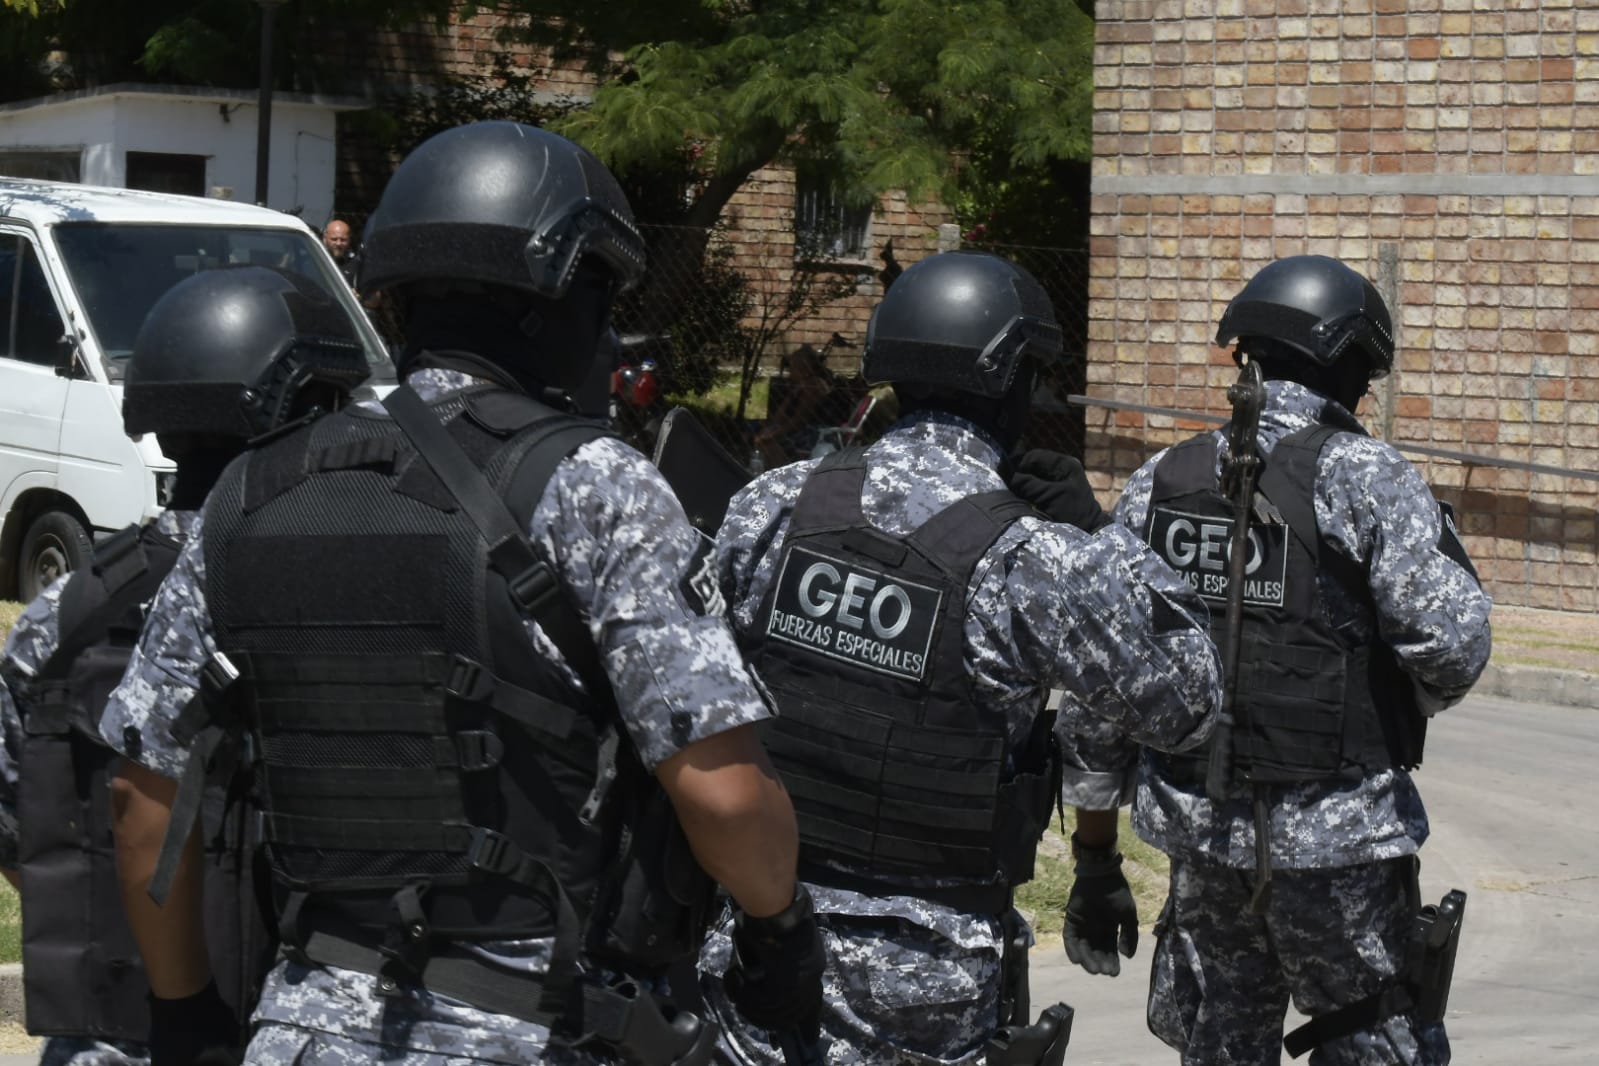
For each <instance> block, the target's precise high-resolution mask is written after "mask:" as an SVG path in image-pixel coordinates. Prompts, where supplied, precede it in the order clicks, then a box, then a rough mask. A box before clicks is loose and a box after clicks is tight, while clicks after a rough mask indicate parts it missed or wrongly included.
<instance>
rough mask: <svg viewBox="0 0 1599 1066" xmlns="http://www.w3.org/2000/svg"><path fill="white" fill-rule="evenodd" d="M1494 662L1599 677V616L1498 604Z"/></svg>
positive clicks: (1494, 612)
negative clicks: (1575, 671) (1581, 672)
mask: <svg viewBox="0 0 1599 1066" xmlns="http://www.w3.org/2000/svg"><path fill="white" fill-rule="evenodd" d="M1490 617H1491V619H1492V622H1493V632H1494V650H1493V661H1494V662H1495V663H1496V664H1498V665H1501V666H1511V665H1517V666H1545V667H1554V668H1557V669H1561V670H1580V671H1583V672H1584V673H1590V674H1599V614H1578V613H1574V612H1570V611H1544V610H1534V609H1532V608H1529V607H1504V606H1500V605H1498V604H1495V605H1494V609H1493V614H1492V615H1491V616H1490Z"/></svg>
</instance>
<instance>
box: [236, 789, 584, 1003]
mask: <svg viewBox="0 0 1599 1066" xmlns="http://www.w3.org/2000/svg"><path fill="white" fill-rule="evenodd" d="M267 817H268V819H273V821H275V822H278V823H282V822H285V821H289V820H288V819H282V818H276V819H274V818H273V816H271V815H268V816H267ZM281 828H282V827H281V825H280V826H277V827H276V830H275V829H274V827H272V826H269V827H268V832H269V833H273V832H275V831H277V830H281ZM441 829H442V830H443V831H442V832H440V830H441ZM432 831H433V832H435V833H437V834H438V836H439V837H440V838H441V839H444V838H447V843H448V846H449V847H450V848H451V850H461V851H464V852H465V853H466V857H467V863H468V865H469V866H470V867H471V869H472V870H474V871H476V872H478V873H481V874H488V875H492V876H495V877H500V878H504V879H506V880H508V881H511V882H513V883H514V884H517V885H519V886H521V887H524V888H529V889H532V890H534V891H536V892H538V893H539V894H541V895H542V896H544V898H546V899H548V900H549V901H550V903H551V905H552V906H551V910H552V911H553V913H554V918H555V936H554V944H553V946H552V948H551V952H550V967H549V971H548V972H547V973H545V974H543V975H531V974H526V973H522V972H518V971H506V970H501V969H499V968H496V967H491V966H490V965H489V964H487V963H486V962H484V961H483V960H482V959H481V958H480V957H478V956H476V955H471V954H467V953H465V952H463V951H459V950H457V949H455V948H454V947H453V946H452V945H451V943H450V941H449V940H447V939H444V938H445V937H446V936H447V931H443V930H438V931H435V930H433V929H431V928H429V926H428V924H427V921H426V912H425V906H424V904H423V900H422V897H421V890H420V887H419V886H415V885H409V886H405V887H403V888H402V889H400V890H399V891H398V892H397V893H396V894H395V899H394V902H395V912H396V913H395V917H396V921H395V923H394V926H393V928H390V929H386V930H384V931H382V932H379V931H377V930H373V929H369V928H366V927H364V926H358V925H354V924H351V923H341V922H339V921H338V919H337V918H336V917H332V918H330V917H329V916H328V915H326V914H318V915H317V916H315V917H312V918H310V919H309V924H311V925H312V926H313V927H314V928H313V929H312V930H311V931H310V932H309V933H303V932H302V929H303V923H302V916H303V911H304V906H305V903H306V900H307V899H308V898H313V899H314V898H315V897H314V893H315V892H316V891H317V889H318V887H319V886H316V885H311V886H307V888H306V890H305V891H304V892H295V893H292V894H291V896H290V900H289V906H287V907H285V909H284V917H283V920H282V922H281V923H280V933H281V935H282V938H283V942H284V944H285V945H286V947H287V949H288V950H289V951H290V953H291V957H296V956H298V957H299V958H301V959H304V960H308V961H310V962H315V963H320V964H323V965H328V966H339V967H343V968H345V969H351V970H359V971H361V972H363V973H369V974H373V975H374V976H377V977H378V978H379V982H380V985H379V992H380V993H384V992H388V993H394V992H397V991H399V986H400V985H401V984H402V983H418V984H421V985H423V986H424V987H426V988H428V989H430V990H431V991H434V992H438V993H442V994H444V995H448V996H452V997H454V998H456V999H460V1000H462V1001H463V1002H466V1003H471V1004H473V1005H474V1006H479V1007H483V1008H485V1009H488V1010H492V1011H496V1012H498V1013H503V1014H510V1015H512V1016H514V1017H518V1018H525V1019H528V1020H530V1021H536V1022H540V1023H541V1024H548V1023H549V1022H550V1021H551V1020H553V1019H557V1018H561V1017H564V1016H567V1015H568V1014H569V1013H570V1011H571V1009H572V1004H573V1002H574V999H573V989H574V987H575V985H576V983H577V982H578V981H579V979H580V978H581V976H582V972H581V970H580V969H579V967H578V956H579V952H580V949H581V946H582V921H581V919H579V917H578V914H577V910H576V908H575V907H573V905H572V900H571V898H570V897H569V896H568V895H567V894H566V889H565V888H563V887H562V885H561V882H560V879H559V878H558V877H556V875H555V872H554V871H553V870H551V869H550V868H549V866H548V865H547V864H545V863H543V862H541V861H540V860H538V859H535V858H533V857H532V856H530V855H528V854H527V853H526V852H524V851H522V850H521V849H520V848H519V847H517V846H516V844H515V843H514V842H512V841H511V840H510V838H508V837H505V836H503V835H501V834H499V833H496V832H493V831H492V830H488V829H483V828H479V827H474V826H449V827H439V826H434V827H433V830H432ZM463 842H464V846H463ZM307 892H309V893H311V894H312V895H311V896H309V897H308V896H307V895H306V893H307ZM418 927H420V932H418ZM435 933H436V934H437V937H435ZM397 937H401V938H405V939H407V940H409V941H410V942H411V943H410V944H409V945H408V946H407V949H406V950H401V949H399V948H397V947H396V944H397V943H398V941H397V940H396V938H397ZM385 948H387V950H385ZM385 981H386V982H388V984H387V987H385V984H384V982H385ZM533 993H537V994H536V995H534V994H533Z"/></svg>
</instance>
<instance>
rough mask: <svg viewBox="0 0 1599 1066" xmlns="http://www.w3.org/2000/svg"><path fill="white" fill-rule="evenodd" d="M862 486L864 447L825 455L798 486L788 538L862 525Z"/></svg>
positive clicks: (864, 477)
mask: <svg viewBox="0 0 1599 1066" xmlns="http://www.w3.org/2000/svg"><path fill="white" fill-rule="evenodd" d="M865 484H866V452H865V449H864V448H859V447H855V448H844V449H842V450H840V451H836V452H830V453H828V455H827V456H826V457H825V458H823V459H822V461H821V462H819V463H817V464H816V466H815V467H814V468H812V470H811V472H810V476H809V477H807V478H806V479H805V484H804V485H802V486H800V492H799V497H798V498H797V499H796V500H795V501H794V512H793V514H792V515H791V516H790V518H789V524H788V535H789V536H795V535H796V534H799V533H809V532H815V531H818V530H820V529H823V528H836V527H838V526H846V525H848V526H856V525H860V524H862V523H863V522H864V521H865V516H864V515H863V514H862V513H861V490H862V489H863V488H864V487H865Z"/></svg>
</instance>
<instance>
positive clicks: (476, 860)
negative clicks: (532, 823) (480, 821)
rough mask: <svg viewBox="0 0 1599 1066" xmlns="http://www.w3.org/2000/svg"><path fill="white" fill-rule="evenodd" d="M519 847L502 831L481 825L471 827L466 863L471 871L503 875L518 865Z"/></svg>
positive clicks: (512, 870)
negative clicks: (470, 840)
mask: <svg viewBox="0 0 1599 1066" xmlns="http://www.w3.org/2000/svg"><path fill="white" fill-rule="evenodd" d="M520 850H521V849H520V848H518V847H517V846H516V845H515V844H513V843H512V842H511V838H510V837H508V836H506V835H504V834H503V833H496V832H495V831H494V830H492V829H485V828H483V827H482V826H480V825H478V826H473V827H472V842H471V843H470V844H469V845H467V849H466V865H467V867H468V868H469V869H470V870H472V872H473V873H486V874H495V875H497V876H500V877H504V876H506V875H508V874H510V873H512V872H514V871H515V870H516V868H517V867H518V865H520V856H519V855H518V854H517V853H518V852H519V851H520Z"/></svg>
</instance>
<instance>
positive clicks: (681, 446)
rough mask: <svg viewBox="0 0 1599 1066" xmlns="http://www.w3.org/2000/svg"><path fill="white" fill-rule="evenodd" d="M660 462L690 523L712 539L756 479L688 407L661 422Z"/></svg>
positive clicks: (673, 411) (675, 410)
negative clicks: (730, 506) (737, 498)
mask: <svg viewBox="0 0 1599 1066" xmlns="http://www.w3.org/2000/svg"><path fill="white" fill-rule="evenodd" d="M654 462H655V468H656V469H657V470H659V471H660V472H661V476H662V477H663V478H665V479H666V483H667V484H668V485H670V486H672V491H673V492H674V493H676V494H677V499H678V502H679V503H681V504H682V505H683V511H684V512H685V513H686V514H687V515H688V520H689V522H690V523H692V524H693V526H694V528H695V529H698V530H699V531H700V532H701V533H704V534H705V535H706V536H708V537H714V536H716V531H717V529H718V528H719V527H720V526H721V524H722V518H723V516H725V515H726V514H727V504H728V501H730V500H731V499H732V498H733V494H734V493H735V492H737V491H738V490H739V489H741V488H743V487H744V486H745V485H747V484H749V481H750V478H751V476H752V475H751V474H750V472H749V471H748V470H747V469H745V467H744V464H743V463H741V462H739V461H738V460H737V459H735V458H733V456H732V454H731V453H729V452H728V450H727V449H726V448H724V447H723V446H722V442H721V441H719V440H717V439H716V438H715V437H714V436H712V435H711V433H710V431H709V430H707V429H706V428H705V427H704V426H703V425H701V424H700V421H699V419H697V418H695V417H694V412H693V411H690V410H689V409H688V408H686V407H674V408H672V409H671V410H670V411H668V412H667V413H666V417H665V418H664V419H663V420H662V421H661V432H660V435H659V436H658V437H656V439H655V456H654Z"/></svg>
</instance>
